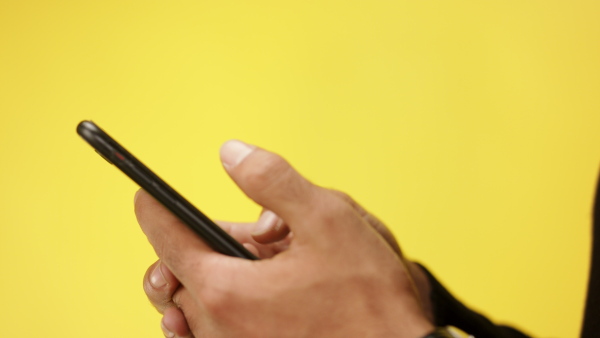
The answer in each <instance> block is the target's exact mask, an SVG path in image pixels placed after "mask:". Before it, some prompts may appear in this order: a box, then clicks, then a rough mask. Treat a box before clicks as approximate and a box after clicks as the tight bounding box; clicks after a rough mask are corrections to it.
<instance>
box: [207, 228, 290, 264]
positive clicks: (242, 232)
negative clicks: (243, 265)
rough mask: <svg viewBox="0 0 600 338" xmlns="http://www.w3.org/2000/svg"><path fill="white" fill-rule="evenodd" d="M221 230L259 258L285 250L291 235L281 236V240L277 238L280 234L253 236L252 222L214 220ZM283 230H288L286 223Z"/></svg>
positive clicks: (271, 255) (268, 256)
mask: <svg viewBox="0 0 600 338" xmlns="http://www.w3.org/2000/svg"><path fill="white" fill-rule="evenodd" d="M215 223H217V224H218V225H219V226H220V227H221V228H223V230H225V231H227V233H228V234H229V235H231V237H233V238H234V239H235V240H237V241H238V242H240V243H242V244H243V245H244V246H245V247H246V249H248V250H249V251H250V252H252V253H253V254H254V255H255V256H258V257H260V258H270V257H273V256H274V255H276V254H278V253H280V252H282V251H285V250H287V248H288V247H289V244H290V240H291V236H290V235H287V236H281V237H283V239H282V240H277V237H279V236H280V235H275V236H271V235H267V237H266V238H263V237H261V236H259V238H256V237H254V235H253V232H254V231H253V230H254V229H255V224H254V223H233V222H224V221H215ZM285 231H286V232H289V229H288V228H287V225H286V226H285Z"/></svg>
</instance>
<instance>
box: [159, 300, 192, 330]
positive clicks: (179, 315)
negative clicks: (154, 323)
mask: <svg viewBox="0 0 600 338" xmlns="http://www.w3.org/2000/svg"><path fill="white" fill-rule="evenodd" d="M160 327H161V329H162V330H163V334H164V335H165V337H191V335H192V334H191V332H190V328H189V325H188V323H187V320H186V319H185V316H184V314H183V312H182V311H181V310H180V309H179V308H176V307H170V308H168V309H166V310H165V314H164V316H163V318H162V320H161V321H160Z"/></svg>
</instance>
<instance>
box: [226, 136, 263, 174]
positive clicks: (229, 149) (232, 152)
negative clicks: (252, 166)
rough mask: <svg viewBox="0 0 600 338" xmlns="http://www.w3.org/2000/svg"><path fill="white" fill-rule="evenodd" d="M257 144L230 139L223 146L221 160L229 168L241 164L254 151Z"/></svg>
mask: <svg viewBox="0 0 600 338" xmlns="http://www.w3.org/2000/svg"><path fill="white" fill-rule="evenodd" d="M254 149H256V147H255V146H252V145H249V144H247V143H244V142H242V141H240V140H229V141H227V142H225V143H223V145H222V146H221V150H220V155H221V162H222V163H223V166H224V167H225V169H227V170H231V169H233V168H235V167H236V166H237V165H238V164H240V163H241V162H242V161H243V160H244V159H245V158H246V157H247V156H248V155H250V153H252V151H254Z"/></svg>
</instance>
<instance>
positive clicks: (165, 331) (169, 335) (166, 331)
mask: <svg viewBox="0 0 600 338" xmlns="http://www.w3.org/2000/svg"><path fill="white" fill-rule="evenodd" d="M160 328H161V330H162V332H163V334H164V335H165V337H167V338H173V337H175V334H174V333H173V332H171V331H169V330H167V328H166V327H165V323H164V322H163V321H162V320H161V321H160Z"/></svg>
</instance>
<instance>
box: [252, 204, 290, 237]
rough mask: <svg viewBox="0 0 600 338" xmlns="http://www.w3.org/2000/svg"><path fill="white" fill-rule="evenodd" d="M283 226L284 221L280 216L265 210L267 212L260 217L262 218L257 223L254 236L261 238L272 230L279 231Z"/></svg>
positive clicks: (253, 232)
mask: <svg viewBox="0 0 600 338" xmlns="http://www.w3.org/2000/svg"><path fill="white" fill-rule="evenodd" d="M282 224H283V220H282V219H281V218H279V216H277V215H275V213H274V212H272V211H271V210H265V212H263V213H262V215H260V218H259V219H258V221H257V222H256V226H255V227H254V231H252V235H253V236H260V235H263V234H266V233H267V232H269V231H271V230H278V228H279V227H281V225H282Z"/></svg>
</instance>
